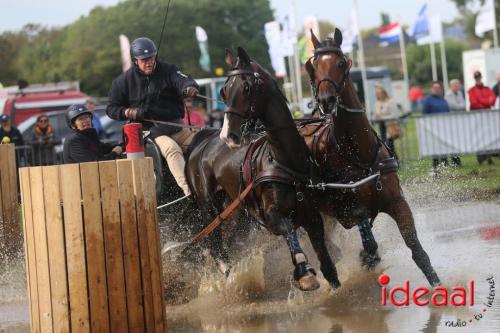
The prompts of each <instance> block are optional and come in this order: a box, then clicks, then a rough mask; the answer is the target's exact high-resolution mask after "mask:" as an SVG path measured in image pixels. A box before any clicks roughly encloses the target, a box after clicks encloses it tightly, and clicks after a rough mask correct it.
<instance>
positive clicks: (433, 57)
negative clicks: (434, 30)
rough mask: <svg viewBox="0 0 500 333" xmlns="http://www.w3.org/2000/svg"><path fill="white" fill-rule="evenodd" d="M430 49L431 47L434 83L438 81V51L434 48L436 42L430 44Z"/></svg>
mask: <svg viewBox="0 0 500 333" xmlns="http://www.w3.org/2000/svg"><path fill="white" fill-rule="evenodd" d="M431 38H432V37H431ZM430 47H431V66H432V81H437V80H438V74H437V67H436V49H435V48H434V41H432V40H431V43H430Z"/></svg>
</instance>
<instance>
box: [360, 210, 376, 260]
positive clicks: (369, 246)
mask: <svg viewBox="0 0 500 333" xmlns="http://www.w3.org/2000/svg"><path fill="white" fill-rule="evenodd" d="M358 229H359V235H360V236H361V243H362V244H363V250H361V252H360V253H359V256H360V258H361V266H362V267H366V269H373V268H374V267H375V266H377V264H378V263H379V262H380V256H379V254H378V252H377V249H378V244H377V241H376V240H375V237H374V236H373V232H372V226H371V224H370V221H369V219H368V217H366V218H364V219H363V220H361V222H360V223H359V224H358Z"/></svg>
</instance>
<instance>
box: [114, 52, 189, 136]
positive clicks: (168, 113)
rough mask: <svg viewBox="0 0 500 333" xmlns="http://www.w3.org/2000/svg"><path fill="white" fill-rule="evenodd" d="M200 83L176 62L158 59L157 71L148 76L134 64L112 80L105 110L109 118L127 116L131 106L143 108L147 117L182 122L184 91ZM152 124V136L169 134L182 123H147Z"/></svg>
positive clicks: (117, 118) (176, 129) (121, 118)
mask: <svg viewBox="0 0 500 333" xmlns="http://www.w3.org/2000/svg"><path fill="white" fill-rule="evenodd" d="M187 87H196V88H197V89H198V84H197V83H196V81H194V80H193V79H192V78H191V77H189V76H187V75H185V74H184V73H182V72H181V71H180V70H179V69H178V68H177V66H175V65H172V64H167V63H165V62H160V61H158V62H157V63H156V68H155V70H154V72H153V73H152V74H151V75H149V76H147V75H144V74H143V73H142V72H141V71H140V70H139V68H138V67H137V66H136V65H134V66H132V68H130V69H129V70H127V71H126V72H124V73H122V74H121V75H120V76H118V77H117V78H115V79H114V80H113V84H112V86H111V90H110V92H109V104H108V106H107V108H106V113H107V114H108V116H109V117H110V118H113V119H116V120H125V119H126V118H125V110H126V109H127V108H129V107H136V108H141V109H142V110H144V118H146V119H153V120H161V121H168V122H178V123H180V124H182V119H183V118H184V103H183V99H182V92H183V91H184V90H185V89H186V88H187ZM144 125H145V127H147V128H149V127H151V136H152V137H153V138H154V137H157V136H160V135H170V134H173V133H175V132H177V131H179V130H180V128H179V127H173V126H168V125H161V124H154V125H152V124H151V123H144Z"/></svg>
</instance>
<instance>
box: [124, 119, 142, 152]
mask: <svg viewBox="0 0 500 333" xmlns="http://www.w3.org/2000/svg"><path fill="white" fill-rule="evenodd" d="M123 142H124V143H125V151H126V152H127V159H132V160H136V159H141V158H144V138H143V137H142V124H141V123H130V124H125V125H124V126H123Z"/></svg>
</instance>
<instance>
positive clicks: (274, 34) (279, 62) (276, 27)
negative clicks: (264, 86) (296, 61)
mask: <svg viewBox="0 0 500 333" xmlns="http://www.w3.org/2000/svg"><path fill="white" fill-rule="evenodd" d="M264 31H265V36H266V41H267V45H269V57H270V58H271V65H272V66H273V69H274V75H275V76H276V77H285V76H286V67H285V60H284V58H283V52H282V39H281V28H280V23H279V22H278V21H271V22H267V23H266V24H265V25H264Z"/></svg>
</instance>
